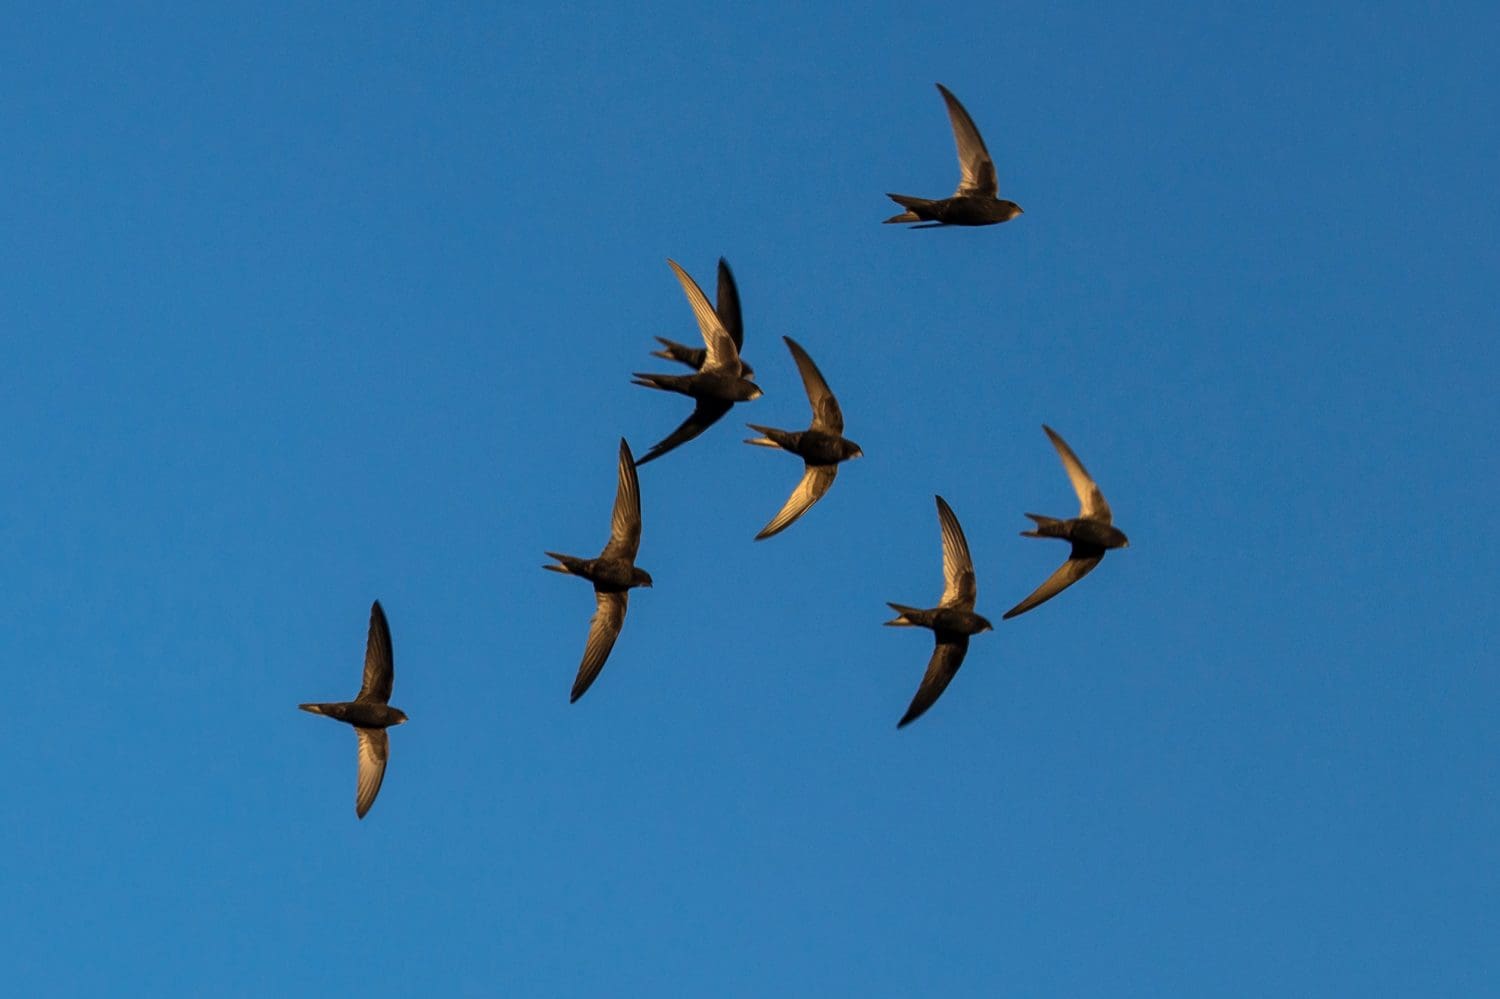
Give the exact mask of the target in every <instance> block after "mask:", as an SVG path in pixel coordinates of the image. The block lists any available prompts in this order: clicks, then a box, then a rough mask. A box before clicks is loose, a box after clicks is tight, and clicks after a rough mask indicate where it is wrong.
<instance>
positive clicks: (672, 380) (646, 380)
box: [630, 371, 690, 392]
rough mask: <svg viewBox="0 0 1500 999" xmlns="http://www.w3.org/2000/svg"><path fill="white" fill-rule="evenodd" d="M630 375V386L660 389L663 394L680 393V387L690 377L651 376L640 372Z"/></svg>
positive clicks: (633, 372)
mask: <svg viewBox="0 0 1500 999" xmlns="http://www.w3.org/2000/svg"><path fill="white" fill-rule="evenodd" d="M630 374H631V376H632V378H631V384H632V385H640V386H642V387H643V388H654V389H661V390H662V391H663V392H682V391H683V388H682V386H683V385H684V384H685V383H686V382H687V379H688V377H690V376H688V375H651V374H645V373H643V372H640V371H632V372H631V373H630Z"/></svg>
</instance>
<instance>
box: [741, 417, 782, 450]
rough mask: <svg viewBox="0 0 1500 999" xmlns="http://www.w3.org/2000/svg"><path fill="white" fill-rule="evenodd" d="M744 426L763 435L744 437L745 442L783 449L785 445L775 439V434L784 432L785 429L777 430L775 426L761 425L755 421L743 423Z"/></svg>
mask: <svg viewBox="0 0 1500 999" xmlns="http://www.w3.org/2000/svg"><path fill="white" fill-rule="evenodd" d="M745 426H747V427H749V428H750V429H751V430H754V431H756V432H757V433H760V434H762V435H763V436H760V437H749V438H746V439H745V443H746V444H754V445H756V446H758V447H775V448H783V449H785V447H786V445H785V444H783V443H781V442H780V441H778V440H777V439H776V438H777V436H779V435H781V434H784V433H786V431H785V430H777V429H776V428H775V427H762V426H760V425H759V424H756V423H747V424H745Z"/></svg>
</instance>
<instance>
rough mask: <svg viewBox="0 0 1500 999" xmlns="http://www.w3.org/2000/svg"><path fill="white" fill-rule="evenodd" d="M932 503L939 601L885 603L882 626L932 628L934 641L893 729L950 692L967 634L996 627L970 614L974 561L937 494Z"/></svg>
mask: <svg viewBox="0 0 1500 999" xmlns="http://www.w3.org/2000/svg"><path fill="white" fill-rule="evenodd" d="M936 499H937V510H938V527H939V528H940V529H941V531H942V535H943V579H944V581H945V585H944V587H943V599H942V600H941V601H939V602H938V605H937V606H936V607H934V608H932V609H931V610H921V609H920V608H917V607H907V606H905V605H904V604H887V606H889V607H890V608H891V609H892V610H894V611H895V612H896V615H897V616H896V618H895V619H894V620H891V621H887V622H886V625H887V626H888V627H895V628H911V627H917V628H931V629H932V631H933V639H934V642H935V645H934V648H933V650H932V658H931V659H930V660H928V662H927V672H926V673H925V674H923V676H922V683H921V686H919V687H917V693H916V696H915V697H913V698H912V699H911V706H910V707H908V708H907V709H906V714H904V715H902V716H901V720H900V721H899V722H897V723H896V727H897V728H904V727H905V726H907V725H910V724H911V723H912V722H914V721H916V720H917V719H918V718H920V717H922V714H923V712H925V711H926V710H927V709H928V708H930V707H932V705H933V704H934V703H935V702H936V701H937V699H938V698H939V697H941V696H942V694H943V691H944V690H947V689H948V683H949V681H951V680H952V679H953V675H954V674H955V673H957V672H958V668H959V667H960V666H962V665H963V664H964V654H965V653H967V652H968V651H969V636H970V635H977V634H979V633H980V632H985V631H989V630H991V629H992V628H993V627H994V625H992V624H990V622H989V620H988V619H987V618H985V617H983V616H981V615H979V614H975V613H974V601H975V599H976V598H977V597H978V594H979V585H978V583H977V582H976V580H975V578H974V560H973V559H972V558H970V557H969V542H968V541H967V540H965V538H964V529H963V528H962V527H960V526H959V523H958V518H957V517H956V516H954V515H953V509H952V508H951V507H949V506H948V504H947V502H946V501H945V500H944V499H943V498H942V497H941V496H938V497H936Z"/></svg>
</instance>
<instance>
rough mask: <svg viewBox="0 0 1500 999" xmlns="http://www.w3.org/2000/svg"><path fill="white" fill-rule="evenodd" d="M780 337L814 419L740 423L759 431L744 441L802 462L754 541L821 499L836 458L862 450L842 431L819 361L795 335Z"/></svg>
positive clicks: (779, 528) (781, 527)
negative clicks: (796, 425)
mask: <svg viewBox="0 0 1500 999" xmlns="http://www.w3.org/2000/svg"><path fill="white" fill-rule="evenodd" d="M781 339H783V340H785V341H786V347H787V350H790V351H791V352H792V359H793V360H794V361H796V362H797V371H798V372H800V373H801V375H802V387H803V388H804V389H806V390H807V401H808V402H809V403H811V404H812V411H813V420H812V426H810V427H808V428H807V429H806V430H777V429H776V428H775V427H763V426H761V425H760V424H757V423H747V424H745V425H746V426H748V427H749V428H750V429H751V430H754V431H756V432H757V433H759V434H761V435H762V436H760V437H755V438H751V439H750V440H747V441H745V443H746V444H755V445H758V446H760V447H774V448H781V449H782V450H783V451H790V452H791V453H792V454H795V455H797V457H799V458H801V459H802V462H803V466H804V468H803V472H802V481H800V482H798V483H797V488H796V489H793V490H792V495H791V496H790V497H789V498H788V499H787V501H786V505H784V506H783V507H782V508H781V511H780V512H779V513H777V514H776V516H774V517H772V518H771V522H770V523H769V524H767V525H766V526H765V527H763V528H761V532H760V533H759V534H757V535H756V536H755V540H756V541H760V540H763V539H765V538H769V537H771V536H772V535H773V534H779V533H781V532H782V531H784V530H786V529H787V528H788V527H791V526H792V524H794V523H796V521H797V518H799V517H801V516H802V515H803V514H804V513H806V512H807V511H808V510H809V509H811V508H812V505H813V504H814V503H816V502H817V501H818V500H820V499H822V498H823V494H824V493H826V492H828V490H829V488H830V487H831V486H832V485H833V480H834V477H835V476H836V475H838V473H839V462H841V461H848V460H849V459H851V458H860V457H863V456H864V452H863V451H861V450H860V448H859V445H858V444H856V443H854V442H853V441H851V440H849V439H848V438H847V437H845V436H844V414H843V412H842V411H840V409H839V401H838V400H837V399H836V398H834V395H833V391H832V390H831V389H829V387H828V383H827V382H826V381H824V380H823V374H822V372H820V371H819V370H818V366H817V365H816V364H814V363H813V359H812V358H811V357H809V356H808V355H807V351H805V350H803V349H802V345H801V344H799V343H797V341H795V340H793V339H792V338H791V337H789V336H784V337H782V338H781Z"/></svg>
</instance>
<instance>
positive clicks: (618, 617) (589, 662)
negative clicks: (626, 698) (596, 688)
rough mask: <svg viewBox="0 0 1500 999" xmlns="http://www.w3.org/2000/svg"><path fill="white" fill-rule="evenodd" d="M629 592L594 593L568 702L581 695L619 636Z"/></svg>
mask: <svg viewBox="0 0 1500 999" xmlns="http://www.w3.org/2000/svg"><path fill="white" fill-rule="evenodd" d="M629 596H630V595H629V593H627V592H625V591H621V592H619V593H598V592H596V593H595V594H594V603H595V604H596V605H597V606H596V609H595V611H594V616H593V618H591V619H590V620H589V640H588V644H586V645H585V646H584V647H583V661H582V662H580V663H579V664H578V677H577V678H576V679H575V680H574V681H573V693H572V695H571V696H570V697H569V698H568V700H569V701H570V702H572V701H576V700H578V699H579V698H580V697H582V696H583V695H584V692H585V691H587V690H588V689H589V687H590V686H592V685H593V683H594V681H595V680H596V679H598V677H599V671H600V670H602V669H603V668H604V662H605V660H606V659H608V658H609V651H610V650H611V649H613V648H614V647H615V639H617V638H619V637H620V629H621V628H623V627H624V626H625V607H626V604H627V603H628V602H629Z"/></svg>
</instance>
